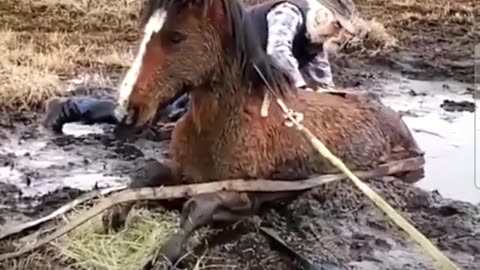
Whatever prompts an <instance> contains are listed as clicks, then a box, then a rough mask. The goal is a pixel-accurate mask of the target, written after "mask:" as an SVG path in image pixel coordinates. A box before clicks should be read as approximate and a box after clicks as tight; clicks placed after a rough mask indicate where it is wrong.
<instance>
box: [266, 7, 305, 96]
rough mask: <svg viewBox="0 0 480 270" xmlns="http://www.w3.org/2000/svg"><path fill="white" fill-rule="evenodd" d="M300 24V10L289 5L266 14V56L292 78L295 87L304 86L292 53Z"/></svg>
mask: <svg viewBox="0 0 480 270" xmlns="http://www.w3.org/2000/svg"><path fill="white" fill-rule="evenodd" d="M302 23H303V17H302V14H301V11H300V9H299V8H297V7H296V6H295V5H292V4H290V3H283V4H279V5H277V6H276V7H274V8H272V9H271V10H270V11H269V13H268V14H267V24H268V43H267V54H268V55H270V57H272V58H273V59H275V61H277V62H278V64H279V65H280V66H281V67H282V68H283V69H285V70H286V71H287V72H288V73H289V74H290V76H292V78H293V79H294V80H295V86H297V87H304V86H306V84H305V81H304V79H303V76H302V74H301V72H300V71H299V69H298V61H297V59H296V58H295V57H294V56H293V53H292V44H293V39H294V37H295V35H296V33H297V31H298V30H299V29H300V26H301V25H302Z"/></svg>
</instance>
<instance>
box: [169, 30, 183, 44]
mask: <svg viewBox="0 0 480 270" xmlns="http://www.w3.org/2000/svg"><path fill="white" fill-rule="evenodd" d="M168 38H169V40H170V41H171V42H172V43H175V44H178V43H180V42H182V41H184V40H185V39H186V38H187V36H186V35H184V34H182V33H180V32H176V31H174V32H170V34H169V37H168Z"/></svg>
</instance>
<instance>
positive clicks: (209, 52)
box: [117, 0, 288, 130]
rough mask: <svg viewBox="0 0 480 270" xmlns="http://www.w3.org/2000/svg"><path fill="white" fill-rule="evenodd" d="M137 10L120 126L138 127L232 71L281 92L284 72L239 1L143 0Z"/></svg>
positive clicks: (121, 96) (121, 92)
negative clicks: (138, 33)
mask: <svg viewBox="0 0 480 270" xmlns="http://www.w3.org/2000/svg"><path fill="white" fill-rule="evenodd" d="M143 9H144V10H143V12H142V14H143V16H142V17H143V18H142V19H141V23H140V26H141V27H140V28H141V29H143V33H142V35H141V40H140V43H139V45H138V48H137V52H136V57H135V59H134V61H133V63H132V65H131V66H130V69H129V70H128V72H127V74H126V76H125V78H124V79H123V82H122V83H121V86H120V89H119V97H118V108H117V113H118V115H119V117H120V118H121V119H122V121H121V124H120V125H119V128H120V129H125V130H140V129H143V128H145V127H146V126H148V125H149V124H151V123H152V122H153V121H154V119H155V115H156V112H157V110H158V109H159V108H162V107H164V106H166V105H167V104H169V103H170V102H172V101H173V100H174V99H176V98H178V97H179V96H181V95H183V94H184V93H186V92H187V91H193V90H192V89H195V88H198V87H199V86H202V85H206V84H208V83H209V82H212V81H214V80H217V81H224V80H226V79H225V77H226V76H228V74H230V75H231V74H232V73H241V74H240V77H241V80H244V81H246V82H248V83H253V84H255V83H257V84H258V83H259V82H261V83H265V82H266V83H270V85H271V87H274V88H275V89H279V90H280V92H281V93H283V92H284V91H285V90H284V87H282V86H281V85H284V84H280V83H278V76H280V77H282V76H283V78H286V77H287V75H285V74H284V73H282V72H281V71H279V69H278V68H277V67H276V66H275V65H274V63H272V62H271V60H270V58H269V57H268V56H267V55H266V53H265V52H264V50H263V49H262V47H261V44H260V41H259V39H258V36H257V33H256V31H255V28H254V26H253V25H252V23H251V21H250V19H249V17H248V15H247V12H246V10H245V8H244V7H243V5H242V4H241V3H240V2H239V0H149V1H147V2H146V4H145V5H144V7H143ZM253 67H255V69H254V68H253ZM275 69H276V71H277V72H276V71H275ZM257 71H260V72H261V73H262V76H261V79H260V77H259V76H258V74H257ZM279 74H280V75H279ZM286 79H287V80H288V78H286ZM204 88H205V87H204Z"/></svg>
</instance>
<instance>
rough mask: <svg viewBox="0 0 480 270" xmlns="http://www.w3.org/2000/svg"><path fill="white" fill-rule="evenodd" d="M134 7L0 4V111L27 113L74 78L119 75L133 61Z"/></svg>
mask: <svg viewBox="0 0 480 270" xmlns="http://www.w3.org/2000/svg"><path fill="white" fill-rule="evenodd" d="M139 4H140V1H113V2H111V1H93V0H92V1H86V0H84V1H73V0H70V1H60V0H41V1H38V0H20V1H5V2H2V4H0V12H1V13H0V14H2V16H0V25H1V28H0V87H1V88H0V106H2V107H10V108H16V109H32V108H35V107H37V106H38V105H41V104H42V102H43V101H44V100H45V99H47V98H49V97H51V96H54V95H59V94H61V93H62V91H63V90H64V89H65V88H66V86H65V83H66V82H67V81H68V80H70V79H72V78H75V77H76V76H79V75H81V74H84V73H87V74H105V73H112V72H117V73H120V72H122V71H123V70H124V69H125V68H126V67H128V65H129V63H130V61H131V58H132V55H131V50H130V48H131V45H132V41H134V40H135V25H136V18H137V13H138V10H139ZM33 29H35V30H34V31H33ZM105 80H108V79H105Z"/></svg>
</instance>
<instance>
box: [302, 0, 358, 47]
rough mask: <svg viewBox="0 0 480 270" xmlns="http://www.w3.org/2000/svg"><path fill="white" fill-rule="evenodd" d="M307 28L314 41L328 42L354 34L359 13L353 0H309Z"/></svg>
mask: <svg viewBox="0 0 480 270" xmlns="http://www.w3.org/2000/svg"><path fill="white" fill-rule="evenodd" d="M307 1H308V2H309V5H310V9H309V11H308V12H307V20H306V28H307V33H308V36H309V38H310V40H311V41H312V42H313V43H327V42H329V41H330V40H337V39H339V37H341V36H353V35H355V32H356V26H355V23H356V21H357V20H358V13H357V10H356V8H355V4H354V3H353V2H352V0H307Z"/></svg>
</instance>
